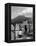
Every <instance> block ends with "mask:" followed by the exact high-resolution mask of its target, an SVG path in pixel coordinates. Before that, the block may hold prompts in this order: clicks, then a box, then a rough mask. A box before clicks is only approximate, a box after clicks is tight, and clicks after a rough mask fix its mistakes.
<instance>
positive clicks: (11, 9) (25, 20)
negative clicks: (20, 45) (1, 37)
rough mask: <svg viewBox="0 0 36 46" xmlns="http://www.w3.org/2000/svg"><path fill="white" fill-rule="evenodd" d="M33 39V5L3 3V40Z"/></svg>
mask: <svg viewBox="0 0 36 46" xmlns="http://www.w3.org/2000/svg"><path fill="white" fill-rule="evenodd" d="M28 41H35V5H32V4H19V3H7V4H5V42H8V43H10V42H11V43H12V42H28Z"/></svg>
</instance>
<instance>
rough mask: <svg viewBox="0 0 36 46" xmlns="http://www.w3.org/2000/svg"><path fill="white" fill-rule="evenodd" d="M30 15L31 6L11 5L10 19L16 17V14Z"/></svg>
mask: <svg viewBox="0 0 36 46" xmlns="http://www.w3.org/2000/svg"><path fill="white" fill-rule="evenodd" d="M19 15H20V16H22V15H23V16H25V17H32V16H33V8H32V7H20V6H11V19H14V18H16V17H17V16H19Z"/></svg>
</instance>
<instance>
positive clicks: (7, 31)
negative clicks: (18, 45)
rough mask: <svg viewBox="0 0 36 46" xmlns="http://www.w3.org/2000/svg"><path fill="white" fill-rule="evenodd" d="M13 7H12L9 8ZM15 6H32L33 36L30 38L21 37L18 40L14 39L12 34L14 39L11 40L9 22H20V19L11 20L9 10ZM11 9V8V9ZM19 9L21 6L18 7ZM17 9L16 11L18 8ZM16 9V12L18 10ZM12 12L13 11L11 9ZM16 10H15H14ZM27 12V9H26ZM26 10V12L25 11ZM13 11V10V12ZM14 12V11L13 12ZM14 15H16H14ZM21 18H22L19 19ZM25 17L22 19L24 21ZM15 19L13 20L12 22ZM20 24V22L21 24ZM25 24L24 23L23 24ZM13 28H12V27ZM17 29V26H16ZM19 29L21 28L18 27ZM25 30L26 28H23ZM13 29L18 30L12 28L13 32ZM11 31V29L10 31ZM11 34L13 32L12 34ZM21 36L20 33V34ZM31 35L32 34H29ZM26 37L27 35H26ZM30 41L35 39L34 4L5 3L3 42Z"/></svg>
mask: <svg viewBox="0 0 36 46" xmlns="http://www.w3.org/2000/svg"><path fill="white" fill-rule="evenodd" d="M11 7H13V8H11ZM15 7H25V8H26V9H27V8H30V7H31V8H33V11H32V13H33V14H32V18H33V20H32V21H33V38H32V39H22V40H21V38H20V39H19V40H18V39H17V40H15V35H16V34H15V35H14V40H11V24H13V25H15V24H16V23H17V24H18V23H22V21H19V22H18V20H17V21H15V20H16V19H15V20H14V19H13V20H12V21H11V11H12V10H15V9H17V8H15ZM25 8H22V9H25ZM11 9H12V10H11ZM20 9H21V8H20ZM20 9H18V11H19V10H20ZM18 11H17V12H18ZM12 12H13V11H12ZM15 12H16V11H15ZM27 12H28V11H27ZM27 12H26V13H27ZM13 13H14V12H13ZM14 14H15V13H14ZM15 16H16V15H15ZM17 18H20V17H17ZM21 20H22V19H21ZM26 20H27V19H24V21H26ZM14 21H15V22H14ZM21 25H22V24H21ZM24 25H25V24H24ZM12 29H13V28H12ZM17 29H18V28H17ZM20 30H21V29H20ZM25 30H26V29H25ZM15 31H18V30H16V29H15V28H14V32H15ZM12 32H13V31H12ZM19 32H22V31H19ZM12 35H13V34H12ZM20 37H21V35H20ZM31 37H32V36H31ZM26 38H27V37H26ZM30 41H35V5H34V4H20V3H7V4H5V42H7V43H13V42H30Z"/></svg>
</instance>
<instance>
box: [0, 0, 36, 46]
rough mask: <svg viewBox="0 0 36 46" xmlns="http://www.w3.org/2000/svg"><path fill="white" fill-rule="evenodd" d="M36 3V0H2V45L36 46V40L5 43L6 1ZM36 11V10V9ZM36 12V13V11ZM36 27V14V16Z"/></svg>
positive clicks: (0, 22)
mask: <svg viewBox="0 0 36 46" xmlns="http://www.w3.org/2000/svg"><path fill="white" fill-rule="evenodd" d="M9 2H10V3H24V4H36V0H0V46H36V42H21V43H5V42H4V36H5V23H4V22H5V3H9ZM35 11H36V10H35ZM35 14H36V13H35ZM35 29H36V16H35Z"/></svg>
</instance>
